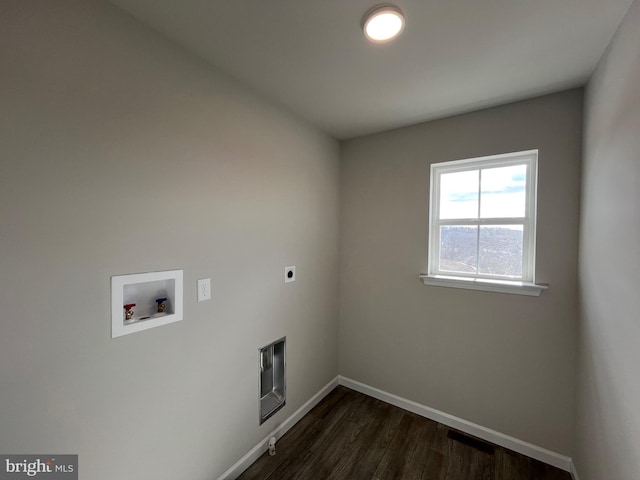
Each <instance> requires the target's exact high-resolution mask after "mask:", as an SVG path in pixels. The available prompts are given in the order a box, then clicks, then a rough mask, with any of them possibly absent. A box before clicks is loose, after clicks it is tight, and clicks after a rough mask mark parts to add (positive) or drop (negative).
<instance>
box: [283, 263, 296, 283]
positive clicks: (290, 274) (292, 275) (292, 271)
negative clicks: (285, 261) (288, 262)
mask: <svg viewBox="0 0 640 480" xmlns="http://www.w3.org/2000/svg"><path fill="white" fill-rule="evenodd" d="M295 281H296V267H295V266H293V267H285V268H284V283H290V282H295Z"/></svg>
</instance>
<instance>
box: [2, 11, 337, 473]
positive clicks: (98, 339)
mask: <svg viewBox="0 0 640 480" xmlns="http://www.w3.org/2000/svg"><path fill="white" fill-rule="evenodd" d="M0 64H1V65H2V74H1V75H0V105H1V106H0V108H1V109H2V115H0V137H1V138H0V145H2V148H1V150H2V152H1V154H0V224H1V225H2V227H1V229H0V251H1V252H2V254H1V255H0V285H1V286H2V288H1V289H0V305H1V311H0V452H4V453H18V454H19V453H25V454H38V453H51V452H54V453H77V454H79V464H80V478H85V479H91V480H113V479H116V478H117V479H123V480H126V479H135V480H145V479H154V480H161V479H167V480H168V479H177V478H189V479H193V480H198V479H199V480H211V479H213V478H217V477H218V476H219V475H220V474H221V473H223V472H224V471H225V470H226V469H227V468H228V467H229V466H231V465H232V464H233V463H234V462H235V461H237V460H238V459H239V458H240V457H241V456H242V455H244V454H245V453H246V452H247V451H248V450H249V449H250V448H252V447H253V446H254V445H255V444H256V443H257V442H258V441H259V440H260V439H262V438H263V437H264V436H265V435H267V434H268V433H269V432H270V431H271V430H272V429H273V428H275V427H276V426H277V425H278V424H279V423H280V422H282V421H283V420H284V419H285V418H287V417H288V416H289V415H291V414H292V413H293V412H294V411H295V410H296V409H297V408H299V407H300V406H301V405H302V404H303V403H304V402H305V401H307V400H308V399H309V398H310V397H311V396H312V395H313V394H315V393H316V392H317V391H318V390H319V389H320V388H322V387H323V386H324V385H325V384H326V383H327V382H328V381H330V380H331V379H333V378H335V376H336V375H337V373H338V360H337V359H338V354H337V332H338V327H337V294H338V287H337V283H336V276H337V261H338V237H337V235H338V223H339V219H338V214H339V205H338V198H339V197H338V194H339V146H338V144H337V142H335V141H334V140H332V139H330V138H328V137H326V136H325V135H324V134H321V133H320V132H318V131H316V130H314V129H313V128H310V127H309V126H307V125H306V124H304V123H302V122H299V121H298V120H296V119H295V118H293V117H292V116H290V115H289V114H288V113H286V112H284V111H282V110H280V109H278V108H276V107H274V106H272V105H270V104H268V103H266V102H265V101H263V100H262V99H261V98H259V97H257V96H255V95H253V94H252V93H251V92H248V91H246V90H244V89H243V88H242V87H241V86H239V85H237V84H236V83H235V82H233V81H231V80H228V79H227V78H225V77H223V76H221V75H220V74H218V73H217V72H216V71H215V70H213V69H211V67H208V66H207V65H206V64H205V63H204V62H201V61H200V60H199V59H198V58H196V57H193V56H190V55H189V54H188V53H187V52H186V51H185V50H183V49H182V48H180V47H178V46H177V45H175V44H172V43H170V42H168V41H166V40H165V39H164V38H163V37H161V36H160V35H158V34H157V33H155V32H154V31H152V30H150V29H147V28H146V27H144V26H143V25H142V24H140V23H138V22H137V21H135V20H134V19H133V18H131V17H130V16H128V15H127V14H124V13H123V12H122V11H120V10H118V9H117V8H116V7H113V6H111V5H109V4H107V3H104V2H93V1H85V0H77V1H74V0H70V1H67V0H59V1H55V2H51V1H48V0H42V1H28V2H25V1H21V0H8V1H3V2H2V3H1V4H0ZM288 265H295V266H296V267H297V272H296V278H297V280H296V282H295V283H289V284H287V285H285V284H284V267H285V266H288ZM171 269H184V284H185V292H184V321H182V322H177V323H173V324H171V325H166V326H162V327H158V328H154V329H152V330H148V331H145V332H140V333H135V334H132V335H127V336H125V337H120V338H116V339H111V331H110V314H111V313H110V277H111V276H112V275H119V274H126V273H140V272H147V271H157V270H171ZM205 277H211V278H212V293H213V300H212V301H209V302H203V303H197V302H196V281H197V279H199V278H205ZM285 335H286V336H287V360H288V365H287V375H288V377H287V388H288V399H287V406H286V407H285V408H284V409H283V410H281V411H280V412H279V413H278V414H277V415H275V416H274V417H272V418H271V419H270V420H269V421H267V422H266V423H265V424H264V425H262V426H261V427H259V426H258V397H257V396H258V347H260V346H262V345H264V344H267V343H269V342H271V341H273V340H276V339H278V338H280V337H282V336H285Z"/></svg>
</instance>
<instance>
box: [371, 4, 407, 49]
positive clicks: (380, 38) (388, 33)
mask: <svg viewBox="0 0 640 480" xmlns="http://www.w3.org/2000/svg"><path fill="white" fill-rule="evenodd" d="M403 29H404V14H403V13H402V10H400V9H399V8H398V7H396V6H395V5H391V4H389V3H385V4H382V5H376V6H375V7H373V8H371V9H369V11H368V12H367V13H365V14H364V17H362V30H363V31H364V36H365V37H367V39H368V40H369V41H371V42H373V43H385V42H389V41H391V40H393V39H394V38H396V37H397V36H398V35H400V33H401V32H402V30H403Z"/></svg>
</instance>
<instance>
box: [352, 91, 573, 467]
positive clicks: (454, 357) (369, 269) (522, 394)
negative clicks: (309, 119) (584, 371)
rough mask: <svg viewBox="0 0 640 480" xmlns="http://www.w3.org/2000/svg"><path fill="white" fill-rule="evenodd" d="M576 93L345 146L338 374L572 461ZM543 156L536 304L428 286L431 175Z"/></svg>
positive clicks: (517, 298) (521, 298) (529, 299)
mask: <svg viewBox="0 0 640 480" xmlns="http://www.w3.org/2000/svg"><path fill="white" fill-rule="evenodd" d="M581 128H582V90H580V89H578V90H571V91H567V92H563V93H559V94H555V95H550V96H545V97H540V98H537V99H533V100H529V101H525V102H518V103H514V104H510V105H506V106H502V107H498V108H493V109H489V110H484V111H479V112H475V113H471V114H467V115H461V116H456V117H451V118H448V119H444V120H439V121H435V122H430V123H425V124H421V125H416V126H413V127H408V128H402V129H398V130H394V131H390V132H386V133H382V134H378V135H372V136H368V137H362V138H359V139H354V140H351V141H347V142H344V143H343V144H342V169H341V171H342V177H341V205H342V210H341V233H340V238H341V252H340V374H341V375H344V376H346V377H349V378H353V379H355V380H358V381H361V382H363V383H365V384H368V385H371V386H374V387H377V388H380V389H382V390H385V391H387V392H391V393H393V394H396V395H399V396H401V397H403V398H407V399H409V400H413V401H416V402H418V403H421V404H423V405H427V406H429V407H432V408H435V409H438V410H440V411H443V412H447V413H449V414H452V415H455V416H458V417H461V418H463V419H466V420H469V421H472V422H475V423H477V424H480V425H483V426H485V427H488V428H491V429H494V430H497V431H498V432H501V433H504V434H508V435H511V436H514V437H516V438H518V439H521V440H524V441H528V442H531V443H533V444H536V445H539V446H542V447H545V448H548V449H550V450H553V451H556V452H558V453H562V454H568V453H569V451H570V445H571V439H572V425H573V424H572V417H573V402H574V375H575V332H576V322H577V307H578V301H577V245H578V217H579V186H580V155H581ZM529 149H539V166H538V170H539V172H538V174H539V177H538V232H537V245H538V248H537V262H536V264H537V272H536V273H537V281H538V282H539V283H545V284H549V286H550V287H549V290H548V291H545V292H543V293H542V295H541V296H540V297H524V296H518V295H508V294H501V293H489V292H479V291H471V290H459V289H452V288H443V287H433V286H425V285H424V284H423V283H422V282H421V281H420V280H419V279H418V275H419V274H420V273H421V272H426V271H427V231H428V221H429V213H428V212H429V166H430V164H431V163H434V162H443V161H449V160H459V159H464V158H472V157H478V156H485V155H493V154H500V153H507V152H515V151H522V150H529Z"/></svg>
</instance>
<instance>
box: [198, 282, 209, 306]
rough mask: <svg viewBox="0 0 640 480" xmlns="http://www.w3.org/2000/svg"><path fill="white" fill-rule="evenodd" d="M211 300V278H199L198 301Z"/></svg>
mask: <svg viewBox="0 0 640 480" xmlns="http://www.w3.org/2000/svg"><path fill="white" fill-rule="evenodd" d="M206 300H211V279H210V278H202V279H200V280H198V302H204V301H206Z"/></svg>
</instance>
